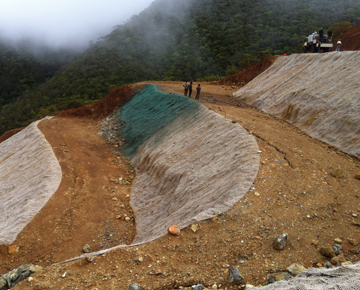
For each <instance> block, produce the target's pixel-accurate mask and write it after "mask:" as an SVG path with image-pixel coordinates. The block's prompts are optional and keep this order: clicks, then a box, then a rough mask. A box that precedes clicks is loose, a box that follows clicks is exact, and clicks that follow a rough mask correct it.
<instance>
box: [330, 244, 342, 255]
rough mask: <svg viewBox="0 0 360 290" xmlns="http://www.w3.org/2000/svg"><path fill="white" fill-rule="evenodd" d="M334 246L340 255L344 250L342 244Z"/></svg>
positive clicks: (336, 252)
mask: <svg viewBox="0 0 360 290" xmlns="http://www.w3.org/2000/svg"><path fill="white" fill-rule="evenodd" d="M332 248H333V250H334V252H335V255H336V256H337V255H340V254H341V252H342V250H343V247H342V245H333V246H332Z"/></svg>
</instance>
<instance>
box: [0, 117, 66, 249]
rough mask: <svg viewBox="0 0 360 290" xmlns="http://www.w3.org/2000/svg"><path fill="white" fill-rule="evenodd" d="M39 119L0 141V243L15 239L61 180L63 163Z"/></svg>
mask: <svg viewBox="0 0 360 290" xmlns="http://www.w3.org/2000/svg"><path fill="white" fill-rule="evenodd" d="M39 122H40V121H37V122H34V123H32V124H30V125H29V126H28V127H27V128H26V129H24V130H22V131H20V132H19V133H17V134H16V135H14V136H12V137H11V138H9V139H7V140H5V141H4V142H2V143H0V245H1V244H11V243H12V242H13V241H14V240H15V239H16V237H17V235H18V234H19V233H20V232H21V231H22V229H23V228H24V227H25V226H26V225H27V224H28V223H29V222H30V221H31V220H32V218H33V217H34V216H35V215H36V214H37V213H38V212H39V211H40V210H41V208H43V206H44V205H45V204H46V203H47V201H48V200H49V199H50V197H51V196H52V195H53V194H54V193H55V191H56V190H57V188H58V187H59V185H60V182H61V178H62V172H61V167H60V164H59V162H58V161H57V159H56V156H55V154H54V152H53V150H52V148H51V146H50V144H49V143H48V142H47V141H46V139H45V137H44V135H43V134H42V133H41V132H40V130H39V129H38V128H37V124H38V123H39Z"/></svg>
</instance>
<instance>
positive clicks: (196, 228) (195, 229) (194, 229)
mask: <svg viewBox="0 0 360 290" xmlns="http://www.w3.org/2000/svg"><path fill="white" fill-rule="evenodd" d="M198 229H199V225H198V224H193V225H191V230H192V231H193V232H194V233H196V232H197V230H198Z"/></svg>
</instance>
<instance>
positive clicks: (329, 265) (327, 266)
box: [324, 261, 333, 269]
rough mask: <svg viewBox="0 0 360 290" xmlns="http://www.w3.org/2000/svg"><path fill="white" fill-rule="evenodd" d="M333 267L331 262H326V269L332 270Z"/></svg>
mask: <svg viewBox="0 0 360 290" xmlns="http://www.w3.org/2000/svg"><path fill="white" fill-rule="evenodd" d="M332 266H333V265H332V264H331V262H329V261H326V262H325V264H324V267H326V268H328V269H329V268H332Z"/></svg>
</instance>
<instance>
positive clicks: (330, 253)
mask: <svg viewBox="0 0 360 290" xmlns="http://www.w3.org/2000/svg"><path fill="white" fill-rule="evenodd" d="M320 254H321V255H323V256H325V257H327V258H332V257H335V256H336V254H335V251H334V249H333V248H332V247H325V248H320Z"/></svg>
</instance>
